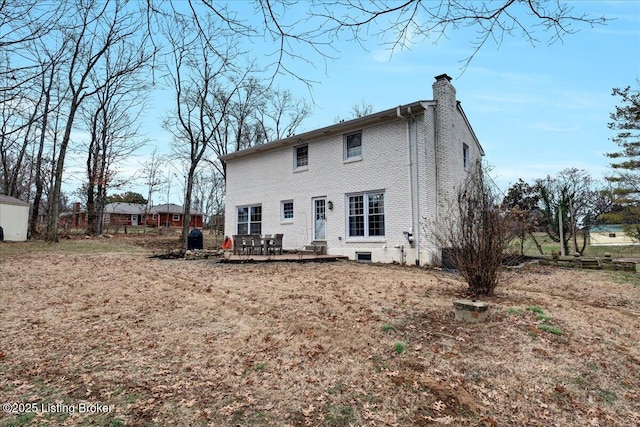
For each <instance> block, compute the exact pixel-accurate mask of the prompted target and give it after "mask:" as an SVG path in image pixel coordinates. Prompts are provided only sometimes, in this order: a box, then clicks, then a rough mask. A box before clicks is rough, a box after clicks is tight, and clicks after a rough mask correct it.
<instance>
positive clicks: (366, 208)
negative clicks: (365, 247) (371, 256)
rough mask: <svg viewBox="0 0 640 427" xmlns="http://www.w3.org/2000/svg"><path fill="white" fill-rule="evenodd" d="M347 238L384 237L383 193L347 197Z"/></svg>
mask: <svg viewBox="0 0 640 427" xmlns="http://www.w3.org/2000/svg"><path fill="white" fill-rule="evenodd" d="M347 206H348V207H347V209H348V210H347V224H348V230H347V231H348V234H349V237H365V238H366V237H384V235H385V234H384V233H385V226H384V192H370V193H360V194H351V195H348V196H347Z"/></svg>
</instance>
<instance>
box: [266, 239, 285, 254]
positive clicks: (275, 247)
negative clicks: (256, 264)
mask: <svg viewBox="0 0 640 427" xmlns="http://www.w3.org/2000/svg"><path fill="white" fill-rule="evenodd" d="M282 236H284V234H276V235H275V237H274V238H273V244H272V245H270V247H269V250H272V251H273V253H274V254H275V253H276V252H278V253H279V254H280V255H282Z"/></svg>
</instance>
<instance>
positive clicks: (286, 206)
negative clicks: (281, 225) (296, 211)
mask: <svg viewBox="0 0 640 427" xmlns="http://www.w3.org/2000/svg"><path fill="white" fill-rule="evenodd" d="M280 220H281V221H282V222H293V200H283V201H281V202H280Z"/></svg>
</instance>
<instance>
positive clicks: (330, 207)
mask: <svg viewBox="0 0 640 427" xmlns="http://www.w3.org/2000/svg"><path fill="white" fill-rule="evenodd" d="M327 206H328V207H329V210H330V211H332V210H333V202H332V201H331V200H329V202H327Z"/></svg>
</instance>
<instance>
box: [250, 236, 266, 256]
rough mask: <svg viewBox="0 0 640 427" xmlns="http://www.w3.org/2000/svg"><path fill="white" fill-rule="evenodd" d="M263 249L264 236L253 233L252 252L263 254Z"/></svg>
mask: <svg viewBox="0 0 640 427" xmlns="http://www.w3.org/2000/svg"><path fill="white" fill-rule="evenodd" d="M262 249H263V244H262V238H261V237H260V235H259V234H252V235H251V254H252V255H253V254H255V255H262Z"/></svg>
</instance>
